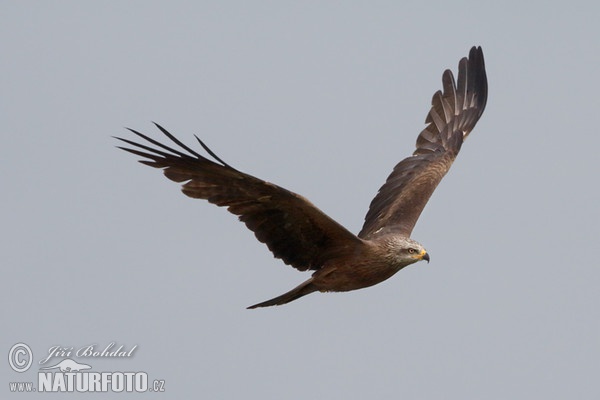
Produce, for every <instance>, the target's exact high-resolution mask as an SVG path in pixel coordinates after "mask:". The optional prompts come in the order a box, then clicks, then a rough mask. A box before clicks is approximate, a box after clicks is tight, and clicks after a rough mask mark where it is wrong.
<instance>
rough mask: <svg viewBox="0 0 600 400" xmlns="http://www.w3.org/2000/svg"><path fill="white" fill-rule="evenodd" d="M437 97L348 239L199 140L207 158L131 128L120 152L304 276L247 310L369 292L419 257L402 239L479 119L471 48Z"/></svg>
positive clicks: (302, 203) (476, 63)
mask: <svg viewBox="0 0 600 400" xmlns="http://www.w3.org/2000/svg"><path fill="white" fill-rule="evenodd" d="M442 82H443V91H438V92H436V93H435V94H434V96H433V99H432V107H431V109H430V111H429V114H428V115H427V119H426V121H425V122H426V123H427V124H428V125H427V127H426V128H425V129H424V130H423V131H422V132H421V134H420V135H419V137H418V138H417V148H416V150H415V152H414V153H413V155H412V156H410V157H408V158H405V159H404V160H402V161H401V162H400V163H398V164H397V165H396V167H394V170H393V171H392V173H391V174H390V176H389V177H388V179H387V181H386V182H385V184H384V185H383V186H382V187H381V189H380V190H379V192H378V193H377V195H376V196H375V198H374V199H373V201H372V202H371V205H370V207H369V211H368V213H367V215H366V217H365V223H364V225H363V228H362V229H361V231H360V232H359V234H358V235H354V234H353V233H351V232H349V231H348V230H346V228H344V227H343V226H342V225H340V224H338V223H337V222H336V221H334V220H333V219H331V218H330V217H328V216H327V215H326V214H324V213H323V212H322V211H321V210H319V209H318V208H317V207H315V206H314V205H313V204H312V203H311V202H310V201H308V200H307V199H305V198H304V197H302V196H300V195H298V194H295V193H293V192H290V191H288V190H286V189H284V188H282V187H279V186H277V185H274V184H272V183H269V182H265V181H263V180H261V179H258V178H255V177H253V176H251V175H248V174H245V173H243V172H241V171H238V170H237V169H235V168H232V167H231V166H229V165H228V164H226V163H225V162H223V161H222V160H221V159H220V158H219V157H217V156H216V155H215V154H214V153H213V152H212V151H211V150H210V149H209V148H208V147H206V145H204V143H203V142H202V141H200V139H198V141H199V143H200V144H201V145H202V147H203V148H204V149H205V150H206V151H207V152H208V153H209V154H210V155H211V156H212V157H213V158H214V159H215V161H211V160H209V159H207V158H205V157H204V156H202V155H200V154H198V153H197V152H196V151H194V150H192V149H191V148H189V147H187V146H186V145H184V144H183V143H182V142H180V141H179V140H178V139H177V138H175V137H174V136H173V135H171V134H170V133H169V132H167V131H166V130H165V129H164V128H162V127H161V126H160V125H157V127H158V128H159V129H160V130H161V131H162V132H163V134H165V135H166V136H167V137H168V138H169V139H170V140H171V141H173V142H174V143H175V144H176V145H178V146H179V148H180V149H175V148H171V147H169V146H166V145H164V144H162V143H160V142H158V141H156V140H154V139H151V138H150V137H148V136H146V135H143V134H141V133H139V132H137V131H134V130H131V131H132V132H133V133H135V134H136V135H137V136H139V137H141V138H142V139H144V140H146V141H147V142H148V143H149V144H152V145H154V146H156V147H150V146H148V145H145V144H140V143H136V142H133V141H131V140H128V139H120V140H122V141H123V142H125V143H127V144H129V145H131V146H134V148H123V147H122V149H124V150H126V151H129V152H131V153H133V154H136V155H139V156H141V157H143V158H144V160H142V161H140V162H142V163H144V164H146V165H149V166H152V167H156V168H161V169H163V170H164V174H165V176H166V177H167V178H169V179H171V180H173V181H175V182H180V183H182V184H183V188H182V191H183V193H184V194H186V195H187V196H189V197H193V198H199V199H204V200H208V201H209V202H211V203H213V204H216V205H218V206H222V207H227V209H228V211H230V212H231V213H233V214H235V215H238V216H239V219H240V221H242V222H244V223H245V224H246V226H247V227H248V228H249V229H250V230H252V231H253V232H254V234H255V235H256V238H257V239H258V240H259V241H261V242H263V243H265V244H266V245H267V246H268V248H269V250H271V251H272V252H273V254H274V255H275V257H277V258H280V259H282V260H283V261H284V262H285V263H286V264H288V265H291V266H292V267H294V268H296V269H298V270H301V271H305V270H314V271H315V272H314V273H313V274H312V276H311V277H310V278H309V279H308V280H307V281H305V282H303V283H302V284H300V285H299V286H297V287H296V288H294V289H292V290H291V291H289V292H287V293H284V294H283V295H281V296H278V297H275V298H274V299H271V300H268V301H265V302H262V303H259V304H256V305H254V306H251V307H249V308H256V307H266V306H272V305H279V304H285V303H288V302H290V301H292V300H295V299H297V298H300V297H302V296H304V295H307V294H309V293H312V292H315V291H321V292H345V291H350V290H356V289H361V288H365V287H368V286H373V285H376V284H378V283H380V282H382V281H384V280H386V279H388V278H390V277H391V276H392V275H394V274H395V273H396V272H398V271H399V270H400V269H402V268H404V267H405V266H407V265H410V264H412V263H415V262H417V261H420V260H427V261H429V255H428V253H427V252H426V251H425V249H424V248H423V246H421V245H420V244H419V243H417V242H416V241H414V240H412V239H410V234H411V232H412V229H413V227H414V226H415V224H416V222H417V219H418V218H419V215H420V214H421V211H422V210H423V208H424V207H425V205H426V204H427V201H428V200H429V197H430V196H431V194H432V193H433V191H434V190H435V188H436V186H437V185H438V183H439V182H440V181H441V180H442V178H443V177H444V175H445V174H446V173H447V172H448V170H449V169H450V166H451V165H452V163H453V162H454V159H455V158H456V156H457V155H458V152H459V151H460V148H461V146H462V143H463V141H464V139H465V138H466V137H467V135H468V134H469V133H470V132H471V130H472V129H473V127H474V126H475V124H476V123H477V121H478V120H479V117H480V116H481V114H482V113H483V110H484V108H485V104H486V100H487V78H486V74H485V66H484V61H483V53H482V51H481V48H476V47H473V48H472V49H471V51H470V53H469V58H463V59H462V60H461V61H460V63H459V72H458V82H455V81H454V77H453V75H452V73H451V72H450V71H449V70H446V71H445V72H444V74H443V76H442Z"/></svg>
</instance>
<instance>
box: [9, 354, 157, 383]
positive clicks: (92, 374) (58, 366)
mask: <svg viewBox="0 0 600 400" xmlns="http://www.w3.org/2000/svg"><path fill="white" fill-rule="evenodd" d="M137 347H138V346H137V345H135V346H132V347H130V348H126V347H125V346H124V345H120V346H117V345H116V344H115V343H114V342H111V343H109V344H108V345H106V346H103V347H100V346H98V345H96V344H92V345H87V346H82V347H79V348H75V347H64V346H52V347H50V348H49V349H48V351H47V352H46V353H44V356H43V358H41V359H40V360H39V361H38V362H37V363H36V365H37V366H38V371H37V382H35V384H34V381H21V382H9V390H10V391H11V392H80V393H81V392H117V393H118V392H164V390H165V382H164V380H162V379H153V380H152V381H150V380H149V379H148V374H147V373H146V372H144V371H124V370H123V369H120V370H118V371H101V372H97V371H94V368H93V367H92V364H93V362H94V360H98V359H126V358H131V357H133V355H134V354H135V351H136V350H137ZM75 359H77V361H76V360H75ZM33 361H34V355H33V352H32V351H31V348H30V347H29V346H28V345H27V344H25V343H17V344H15V345H14V346H12V347H11V349H10V351H9V353H8V363H9V365H10V367H11V368H12V369H13V370H14V371H15V372H18V373H24V372H26V371H28V370H29V369H30V368H31V367H32V365H33Z"/></svg>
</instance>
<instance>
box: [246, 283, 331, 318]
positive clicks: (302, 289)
mask: <svg viewBox="0 0 600 400" xmlns="http://www.w3.org/2000/svg"><path fill="white" fill-rule="evenodd" d="M317 290H319V289H317V288H316V287H315V285H313V283H312V278H310V279H309V280H307V281H304V282H302V283H301V284H300V285H298V286H296V287H295V288H293V289H292V290H290V291H289V292H287V293H284V294H282V295H281V296H277V297H275V298H272V299H271V300H267V301H263V302H262V303H258V304H255V305H253V306H250V307H248V309H249V310H250V309H253V308H259V307H269V306H280V305H282V304H286V303H289V302H290V301H294V300H296V299H299V298H300V297H302V296H306V295H307V294H309V293H312V292H316V291H317Z"/></svg>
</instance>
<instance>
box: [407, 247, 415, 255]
mask: <svg viewBox="0 0 600 400" xmlns="http://www.w3.org/2000/svg"><path fill="white" fill-rule="evenodd" d="M416 252H417V251H416V250H415V249H412V248H411V249H408V254H415V253H416Z"/></svg>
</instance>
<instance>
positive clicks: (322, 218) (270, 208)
mask: <svg viewBox="0 0 600 400" xmlns="http://www.w3.org/2000/svg"><path fill="white" fill-rule="evenodd" d="M155 125H156V126H157V127H158V129H159V130H160V131H161V132H162V133H163V134H164V135H165V136H167V137H168V138H169V139H170V140H171V141H172V142H174V143H175V144H176V145H178V146H179V147H180V149H174V148H172V147H170V146H167V145H165V144H163V143H160V142H159V141H157V140H155V139H152V138H150V137H148V136H146V135H144V134H142V133H140V132H137V131H135V130H133V129H130V131H131V132H132V133H134V134H135V135H137V136H138V137H140V138H142V139H144V140H145V141H146V142H148V143H150V144H152V145H154V146H156V148H155V147H151V146H149V145H147V144H142V143H137V142H135V141H132V140H128V139H122V138H116V139H119V140H121V141H122V142H125V143H127V144H128V145H130V146H132V147H133V148H127V147H119V148H121V149H123V150H125V151H128V152H130V153H133V154H135V155H137V156H140V157H142V158H143V160H140V162H141V163H143V164H145V165H149V166H151V167H154V168H161V169H163V173H164V175H165V176H166V177H167V178H169V179H170V180H172V181H175V182H178V183H182V184H183V185H182V191H183V193H184V194H185V195H187V196H189V197H192V198H198V199H204V200H208V201H209V202H210V203H213V204H216V205H217V206H221V207H227V209H228V211H229V212H231V213H233V214H235V215H238V216H239V219H240V221H242V222H244V223H245V224H246V226H247V227H248V228H249V229H250V230H251V231H253V232H254V234H255V236H256V238H257V239H258V240H259V241H260V242H262V243H265V244H266V245H267V247H268V248H269V250H271V252H272V253H273V254H274V255H275V257H277V258H280V259H282V260H283V261H284V262H285V263H286V264H288V265H291V266H293V267H294V268H296V269H298V270H301V271H304V270H308V269H311V270H317V269H319V268H321V267H322V266H323V264H324V263H325V262H326V261H327V260H328V259H330V258H334V257H338V256H339V255H341V254H342V253H343V251H344V250H345V249H347V248H348V247H349V246H357V245H361V244H362V241H361V240H360V239H359V238H358V237H356V236H355V235H354V234H352V233H351V232H349V231H348V230H346V228H344V227H343V226H341V225H340V224H338V223H337V222H336V221H334V220H333V219H331V218H329V217H328V216H327V215H326V214H324V213H323V212H322V211H321V210H319V209H318V208H317V207H315V206H314V205H313V204H312V203H311V202H309V201H308V200H307V199H305V198H304V197H302V196H300V195H298V194H295V193H293V192H290V191H289V190H286V189H284V188H282V187H279V186H277V185H274V184H272V183H269V182H265V181H263V180H260V179H258V178H255V177H253V176H251V175H248V174H245V173H243V172H240V171H238V170H236V169H234V168H232V167H231V166H229V165H227V164H226V163H225V162H223V161H222V160H221V159H220V158H219V157H217V156H216V154H214V153H213V152H212V151H211V150H210V149H209V148H208V147H207V146H206V145H205V144H204V143H203V142H202V141H200V139H198V138H196V139H197V140H198V142H200V144H201V146H202V147H203V148H204V149H205V150H206V151H207V152H208V153H209V154H210V155H211V156H212V157H213V158H214V159H215V160H216V161H217V162H214V161H211V160H209V159H207V158H205V157H203V156H201V155H200V154H198V153H197V152H195V151H194V150H192V149H191V148H189V147H187V146H186V145H185V144H183V143H182V142H180V141H179V140H178V139H177V138H175V137H174V136H173V135H172V134H170V133H169V132H168V131H166V130H165V129H164V128H163V127H161V126H160V125H158V124H155ZM182 150H185V152H184V151H182Z"/></svg>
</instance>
